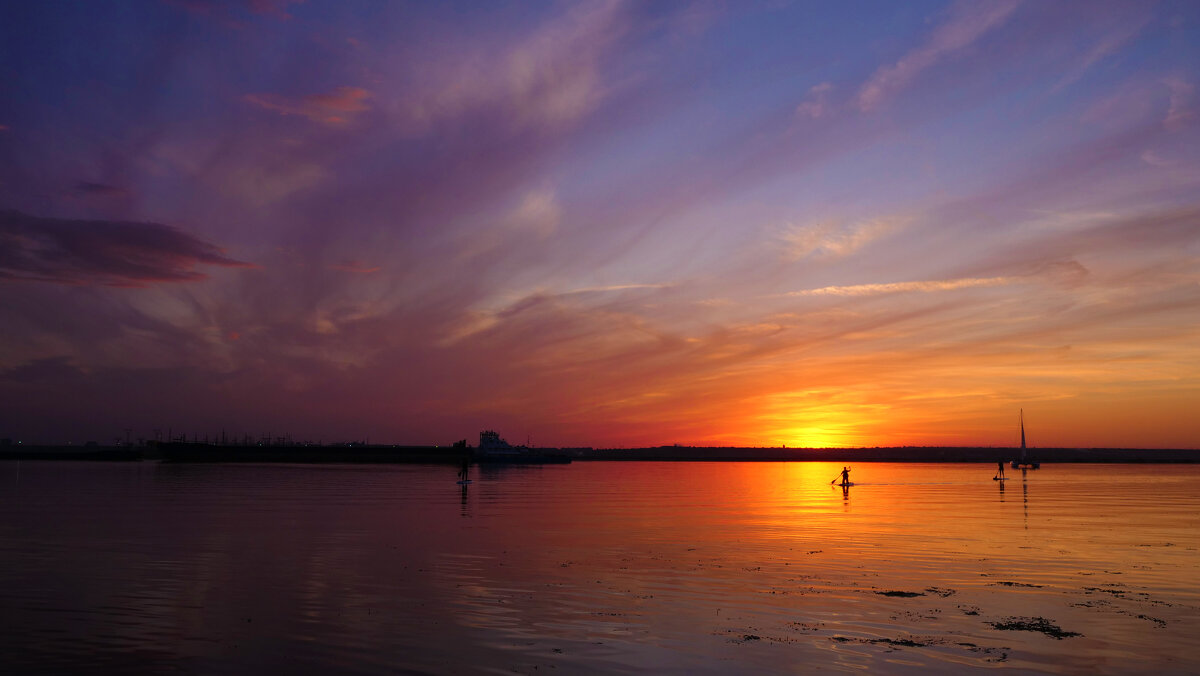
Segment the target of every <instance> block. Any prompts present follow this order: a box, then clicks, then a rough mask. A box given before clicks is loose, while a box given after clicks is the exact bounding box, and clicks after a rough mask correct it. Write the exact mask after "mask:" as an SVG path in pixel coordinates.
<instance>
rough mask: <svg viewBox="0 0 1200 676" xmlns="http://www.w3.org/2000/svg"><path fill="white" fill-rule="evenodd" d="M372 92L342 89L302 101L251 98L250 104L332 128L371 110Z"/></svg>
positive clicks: (248, 98) (276, 96)
mask: <svg viewBox="0 0 1200 676" xmlns="http://www.w3.org/2000/svg"><path fill="white" fill-rule="evenodd" d="M371 96H372V95H371V92H369V91H367V90H366V89H363V88H362V87H338V88H337V89H334V90H333V91H331V92H328V93H324V94H310V95H308V96H302V97H300V98H293V97H287V96H282V95H280V94H247V95H245V96H244V97H242V98H243V100H245V101H246V102H247V103H250V104H252V105H255V106H258V107H259V108H263V109H265V110H270V111H274V112H276V113H279V114H280V115H299V116H301V117H306V118H308V119H309V120H311V121H313V122H319V123H321V124H325V125H330V126H341V125H345V124H347V123H349V122H350V121H351V120H352V119H353V118H354V116H356V115H358V114H359V113H363V112H366V111H368V110H370V109H371V106H370V105H369V104H368V103H367V101H369V100H370V99H371Z"/></svg>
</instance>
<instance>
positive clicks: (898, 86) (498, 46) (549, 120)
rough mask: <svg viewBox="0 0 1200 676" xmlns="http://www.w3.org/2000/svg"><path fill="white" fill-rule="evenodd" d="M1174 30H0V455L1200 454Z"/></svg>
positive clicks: (359, 12)
mask: <svg viewBox="0 0 1200 676" xmlns="http://www.w3.org/2000/svg"><path fill="white" fill-rule="evenodd" d="M1198 87H1200V3H1196V2H1191V1H1180V2H1157V3H1156V2H1145V1H1137V2H1103V1H1087V2H1044V1H1032V0H1031V1H1026V2H1018V1H998V2H975V1H970V2H961V3H955V2H786V1H774V2H761V3H750V2H696V3H667V2H620V1H605V2H583V3H569V2H521V3H503V4H502V3H490V2H474V1H472V2H447V3H429V2H414V3H402V2H350V1H338V2H325V1H318V0H308V1H307V2H294V1H289V0H245V1H242V2H239V1H236V0H224V1H222V0H162V1H154V0H146V1H144V2H125V3H101V2H86V1H84V2H74V3H72V2H65V1H64V2H58V1H54V2H26V3H16V2H10V3H4V4H3V6H2V7H0V326H3V329H2V330H0V437H9V438H12V439H13V440H14V442H15V441H16V440H30V441H45V442H66V441H72V442H75V443H80V442H83V441H86V440H89V439H95V440H99V441H101V442H103V443H108V442H111V441H112V440H113V439H114V438H116V437H121V438H124V435H125V432H124V430H125V429H126V428H129V429H132V430H133V432H132V434H133V436H134V437H145V438H153V435H154V430H155V429H161V430H162V433H163V434H165V433H166V431H167V430H168V429H171V430H173V431H174V433H175V434H179V433H181V432H186V433H187V434H189V435H191V434H199V435H200V436H204V435H205V434H209V435H212V434H220V433H221V431H222V430H224V431H226V432H227V433H228V434H230V435H239V436H240V435H242V434H250V435H253V436H261V435H263V434H268V433H270V434H272V435H276V436H279V435H285V434H289V435H291V436H292V437H293V438H294V439H312V440H314V441H315V440H318V439H319V440H322V441H325V442H330V441H341V440H350V439H369V440H370V441H371V442H373V443H374V442H380V443H384V442H398V443H449V442H451V441H454V440H456V439H461V438H467V439H470V440H471V441H472V443H475V442H476V440H477V438H478V436H477V435H478V433H479V431H480V430H481V429H485V428H494V429H496V430H497V431H499V432H500V433H501V434H502V436H505V437H507V438H508V439H509V440H510V441H514V442H518V441H519V442H525V441H526V440H529V441H531V442H532V443H533V444H535V445H553V446H579V445H587V446H642V445H659V444H674V443H680V444H706V445H746V446H768V445H775V446H778V445H781V444H786V445H788V446H859V445H866V446H875V445H960V444H963V445H1013V444H1015V443H1017V441H1018V437H1017V415H1018V411H1019V410H1021V409H1024V412H1025V420H1026V426H1027V428H1028V435H1029V440H1030V443H1031V444H1032V445H1035V446H1100V447H1114V446H1128V447H1189V448H1194V447H1200V89H1198Z"/></svg>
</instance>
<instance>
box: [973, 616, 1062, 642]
mask: <svg viewBox="0 0 1200 676" xmlns="http://www.w3.org/2000/svg"><path fill="white" fill-rule="evenodd" d="M988 624H990V625H992V628H993V629H999V630H1001V631H1040V632H1041V633H1043V634H1045V635H1047V636H1050V637H1051V638H1056V639H1059V640H1061V639H1064V638H1067V637H1069V636H1083V634H1080V633H1079V632H1075V631H1064V630H1063V629H1062V627H1060V626H1058V625H1057V624H1054V623H1053V622H1051V621H1050V620H1047V619H1046V618H1044V617H1007V618H1005V619H1004V620H1003V621H1001V622H988Z"/></svg>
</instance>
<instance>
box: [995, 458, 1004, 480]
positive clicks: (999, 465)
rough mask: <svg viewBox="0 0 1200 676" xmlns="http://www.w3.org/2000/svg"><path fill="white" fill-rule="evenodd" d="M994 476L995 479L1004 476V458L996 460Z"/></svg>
mask: <svg viewBox="0 0 1200 676" xmlns="http://www.w3.org/2000/svg"><path fill="white" fill-rule="evenodd" d="M996 478H997V479H1003V478H1004V460H998V461H996Z"/></svg>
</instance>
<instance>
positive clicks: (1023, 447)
mask: <svg viewBox="0 0 1200 676" xmlns="http://www.w3.org/2000/svg"><path fill="white" fill-rule="evenodd" d="M1019 420H1020V421H1021V462H1022V463H1024V462H1025V409H1021V415H1020V418H1019Z"/></svg>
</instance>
